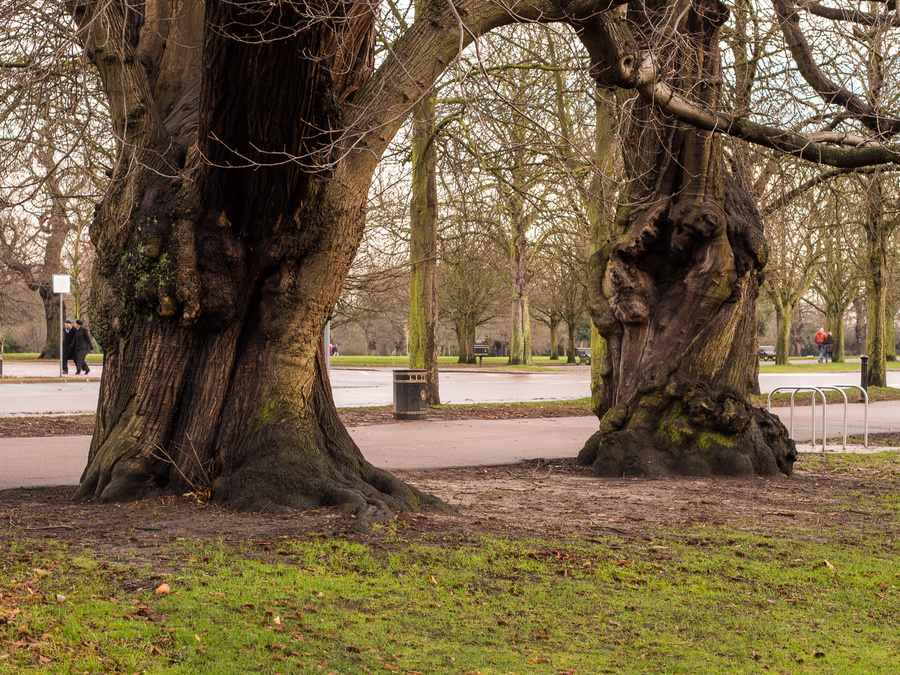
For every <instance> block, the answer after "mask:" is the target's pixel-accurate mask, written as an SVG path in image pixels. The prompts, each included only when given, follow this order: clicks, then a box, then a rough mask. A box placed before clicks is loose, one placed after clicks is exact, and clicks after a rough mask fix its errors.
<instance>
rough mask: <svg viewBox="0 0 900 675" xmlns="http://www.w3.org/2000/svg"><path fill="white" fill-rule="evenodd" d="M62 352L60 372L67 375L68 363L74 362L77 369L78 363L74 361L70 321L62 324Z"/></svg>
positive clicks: (72, 330)
mask: <svg viewBox="0 0 900 675" xmlns="http://www.w3.org/2000/svg"><path fill="white" fill-rule="evenodd" d="M62 352H63V353H62V359H63V360H62V372H63V375H68V374H69V361H74V362H75V367H76V368H77V367H78V361H76V360H75V327H74V326H72V319H66V320H65V322H63V343H62Z"/></svg>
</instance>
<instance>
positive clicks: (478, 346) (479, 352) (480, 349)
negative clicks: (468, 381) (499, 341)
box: [473, 340, 490, 366]
mask: <svg viewBox="0 0 900 675" xmlns="http://www.w3.org/2000/svg"><path fill="white" fill-rule="evenodd" d="M489 349H490V346H489V345H488V343H487V342H485V341H483V340H476V341H475V353H474V354H473V356H477V357H478V365H479V366H480V365H481V359H483V358H484V357H485V356H487V355H488V350H489Z"/></svg>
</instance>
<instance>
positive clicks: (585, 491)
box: [0, 406, 900, 566]
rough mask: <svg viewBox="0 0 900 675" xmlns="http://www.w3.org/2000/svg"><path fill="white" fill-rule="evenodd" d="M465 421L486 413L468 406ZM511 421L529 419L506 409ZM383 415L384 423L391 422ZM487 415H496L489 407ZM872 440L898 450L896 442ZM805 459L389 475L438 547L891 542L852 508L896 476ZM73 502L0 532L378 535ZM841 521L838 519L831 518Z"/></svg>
mask: <svg viewBox="0 0 900 675" xmlns="http://www.w3.org/2000/svg"><path fill="white" fill-rule="evenodd" d="M468 412H469V413H470V415H472V414H481V413H482V412H483V411H481V412H480V411H478V410H477V406H474V407H472V408H470V409H469V410H468ZM508 413H509V414H510V415H511V416H534V415H535V414H536V413H534V412H531V413H529V412H528V409H516V407H515V406H511V407H510V410H509V411H508ZM384 414H385V415H387V417H386V418H385V419H389V415H390V413H389V412H387V413H384ZM484 414H488V413H484ZM489 414H490V415H491V416H496V415H497V412H496V408H491V409H490V413H489ZM579 414H584V413H579ZM359 415H369V417H368V418H363V417H357V418H353V419H345V422H346V423H348V424H354V425H360V424H364V423H366V421H368V423H377V415H376V414H374V413H372V412H368V413H359ZM456 418H459V412H458V411H457V413H456ZM373 420H375V421H373ZM92 424H93V418H92V417H83V418H79V417H73V418H33V419H32V420H27V421H14V420H0V436H11V435H53V434H56V433H66V434H72V433H90V425H92ZM877 440H879V441H882V442H886V443H889V444H894V445H897V444H900V434H896V433H895V434H892V435H890V436H884V437H880V438H878V439H877ZM803 457H804V456H801V459H800V461H798V463H797V464H796V465H795V469H796V472H795V474H794V475H792V476H790V477H779V478H771V479H758V478H752V479H722V478H715V479H713V478H702V479H700V478H690V477H676V478H667V479H663V480H647V479H616V480H611V479H602V478H597V477H594V476H592V475H591V473H590V471H589V469H587V468H585V467H579V466H576V465H574V463H573V462H572V461H570V460H566V461H552V462H546V461H540V460H535V461H532V462H522V463H519V464H515V465H509V466H497V467H477V468H463V469H441V470H428V471H398V472H396V475H397V476H398V477H399V478H401V479H402V480H405V481H406V482H408V483H411V484H413V485H415V486H417V487H419V488H421V489H422V490H424V491H426V492H428V493H431V494H434V495H436V496H438V497H439V498H441V499H442V500H443V501H444V502H445V503H446V504H448V505H450V506H451V507H452V509H451V510H450V511H449V512H447V513H416V514H400V519H399V521H398V523H399V525H398V527H400V528H401V529H402V530H403V531H404V536H405V537H408V538H414V537H416V538H419V537H420V538H423V539H429V540H435V539H437V540H440V541H454V540H457V539H459V540H464V539H465V538H467V537H469V536H471V535H472V534H477V533H481V532H484V533H504V534H508V535H511V536H525V537H535V538H539V539H540V538H545V537H551V538H553V539H564V540H565V539H570V538H580V539H587V540H591V539H596V540H602V541H605V542H610V541H611V540H613V541H614V540H616V539H622V540H629V541H633V540H639V539H641V538H648V540H649V537H650V536H651V535H652V534H653V533H654V531H655V530H657V529H658V528H659V527H660V526H665V527H667V528H670V527H672V526H674V527H676V528H679V529H680V528H683V529H684V530H685V532H688V531H690V532H691V533H695V532H696V531H697V527H698V526H699V527H702V525H703V524H704V523H715V524H728V525H729V526H731V527H733V528H734V529H736V530H737V531H747V532H755V533H762V534H766V533H770V534H772V533H779V534H786V535H789V536H794V537H795V538H796V539H798V540H802V539H808V538H814V539H824V540H836V541H842V542H846V541H852V540H853V539H854V538H855V537H857V536H861V534H862V533H864V532H865V531H866V530H867V529H868V528H870V527H877V528H879V529H884V528H885V527H887V528H893V529H895V530H897V535H898V537H897V538H898V539H900V523H897V522H894V521H895V519H894V518H893V517H888V520H887V521H886V520H885V517H886V515H887V514H886V513H874V512H870V511H866V510H860V509H857V508H855V507H854V504H855V503H856V502H858V501H859V498H860V497H861V496H864V495H876V494H887V493H893V494H896V492H897V489H898V487H900V477H898V476H897V475H896V474H897V472H896V471H893V470H887V471H878V470H868V471H863V470H860V469H854V468H853V467H851V466H848V467H847V468H845V469H844V470H842V471H841V472H839V473H838V472H835V473H827V472H825V471H823V470H822V469H818V470H815V467H816V466H817V465H815V464H814V463H812V462H810V464H811V465H812V468H807V467H806V466H805V463H806V462H805V461H804V458H803ZM807 461H808V460H807ZM73 493H74V487H67V488H39V489H21V490H7V491H2V492H0V532H2V533H3V536H5V537H8V538H17V539H23V538H24V539H29V540H40V539H45V538H48V539H49V538H52V539H56V540H61V541H65V542H67V543H69V544H70V545H71V546H72V547H74V548H75V549H78V548H90V549H93V550H94V551H95V552H98V553H99V554H101V555H103V556H104V557H108V558H110V559H119V560H126V559H128V558H129V557H130V556H136V557H137V558H138V559H141V558H143V559H146V560H147V561H148V562H152V564H153V565H154V566H158V565H160V564H161V562H160V561H161V560H163V561H164V559H165V557H164V556H163V558H162V559H160V556H159V546H161V545H163V544H164V543H165V542H168V541H173V540H176V539H189V540H210V539H216V540H219V539H221V540H223V541H225V542H233V543H235V544H241V545H246V544H247V543H251V544H255V545H256V546H258V547H259V548H260V549H261V550H262V551H267V550H271V549H272V547H273V545H274V544H275V543H277V542H278V541H279V540H282V539H285V538H298V537H300V538H302V537H305V536H328V537H340V538H350V539H362V538H365V539H367V540H369V541H371V540H372V538H373V537H374V538H375V539H377V538H378V534H377V530H376V532H375V533H367V532H366V530H365V529H364V528H360V527H358V524H357V523H356V522H355V521H354V519H353V518H352V517H349V516H346V515H344V514H341V513H340V512H339V511H337V510H336V509H318V510H315V511H307V512H302V513H296V514H291V515H287V516H272V515H264V514H254V513H234V512H232V511H229V510H227V509H224V508H222V507H220V506H218V505H216V504H210V503H205V502H202V501H199V500H198V499H197V498H195V497H192V496H180V497H164V498H158V499H153V500H146V501H142V502H137V503H129V504H117V505H95V504H82V503H74V502H72V501H71V498H72V495H73ZM838 513H839V514H840V517H835V516H836V515H837V514H838ZM691 536H694V535H691ZM162 564H165V563H164V562H162Z"/></svg>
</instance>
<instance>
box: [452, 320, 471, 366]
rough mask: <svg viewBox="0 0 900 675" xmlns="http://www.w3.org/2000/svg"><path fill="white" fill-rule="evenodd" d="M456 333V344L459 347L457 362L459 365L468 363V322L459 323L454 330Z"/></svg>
mask: <svg viewBox="0 0 900 675" xmlns="http://www.w3.org/2000/svg"><path fill="white" fill-rule="evenodd" d="M454 331H455V332H456V344H457V346H458V347H459V358H458V359H457V360H456V362H457V363H468V362H469V356H468V340H467V337H468V334H467V333H466V322H465V319H463V320H462V321H458V322H457V323H456V326H455V328H454Z"/></svg>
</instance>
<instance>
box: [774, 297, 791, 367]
mask: <svg viewBox="0 0 900 675" xmlns="http://www.w3.org/2000/svg"><path fill="white" fill-rule="evenodd" d="M793 314H794V308H793V307H792V306H789V305H788V306H785V305H784V304H783V303H779V304H778V305H777V306H776V307H775V365H776V366H786V365H787V364H788V363H790V358H789V357H790V354H791V317H792V316H793Z"/></svg>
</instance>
